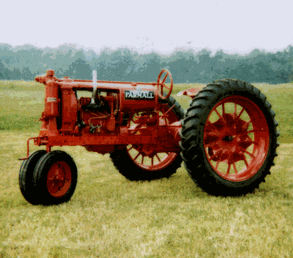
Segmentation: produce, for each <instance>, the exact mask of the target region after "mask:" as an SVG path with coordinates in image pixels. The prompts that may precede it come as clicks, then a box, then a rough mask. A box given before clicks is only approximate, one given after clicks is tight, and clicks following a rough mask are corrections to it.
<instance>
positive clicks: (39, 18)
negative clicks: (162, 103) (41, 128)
mask: <svg viewBox="0 0 293 258" xmlns="http://www.w3.org/2000/svg"><path fill="white" fill-rule="evenodd" d="M1 2H2V3H1V14H0V43H8V44H11V45H13V46H16V45H23V44H27V43H29V44H33V45H36V46H38V47H42V48H43V47H46V46H48V47H57V46H59V45H62V44H64V43H71V44H76V45H77V46H81V47H85V48H91V49H94V50H96V51H97V52H98V51H99V50H101V49H102V48H104V47H109V48H112V49H115V48H118V47H128V48H132V49H134V50H138V51H140V52H148V51H151V50H155V51H157V52H159V53H165V54H168V53H170V52H172V51H173V50H174V49H176V48H193V49H194V50H196V51H198V50H200V49H203V48H208V49H210V50H212V51H213V52H214V51H216V50H218V49H223V50H224V52H226V53H242V54H246V53H248V52H250V51H251V50H252V49H255V48H259V49H264V50H266V51H269V52H276V51H278V50H283V49H284V48H286V47H288V46H289V45H293V0H241V1H238V0H194V1H192V0H175V1H173V0H167V1H164V0H162V1H161V0H147V1H139V0H136V1H132V0H120V1H118V0H113V1H111V0H96V1H90V0H78V1H75V0H50V1H42V0H26V1H23V0H21V1H14V0H9V1H5V2H4V1H3V0H2V1H1Z"/></svg>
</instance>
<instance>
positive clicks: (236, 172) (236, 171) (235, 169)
mask: <svg viewBox="0 0 293 258" xmlns="http://www.w3.org/2000/svg"><path fill="white" fill-rule="evenodd" d="M233 168H234V171H235V174H238V170H237V168H236V165H235V162H233Z"/></svg>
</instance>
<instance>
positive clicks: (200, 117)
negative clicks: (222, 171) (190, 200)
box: [180, 79, 279, 196]
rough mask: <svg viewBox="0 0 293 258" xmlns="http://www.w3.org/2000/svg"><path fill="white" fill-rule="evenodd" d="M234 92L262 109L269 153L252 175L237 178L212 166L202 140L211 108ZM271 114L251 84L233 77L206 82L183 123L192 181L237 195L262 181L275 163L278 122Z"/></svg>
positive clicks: (183, 146)
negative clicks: (221, 175)
mask: <svg viewBox="0 0 293 258" xmlns="http://www.w3.org/2000/svg"><path fill="white" fill-rule="evenodd" d="M233 95H241V96H244V97H247V98H249V99H250V100H252V101H253V102H254V103H255V104H256V105H257V106H258V107H259V108H260V109H261V111H262V112H263V114H264V116H265V118H266V120H267V123H268V127H269V133H270V143H269V148H268V153H267V156H266V158H265V160H264V162H263V164H262V165H261V168H260V169H259V170H258V171H257V172H256V174H255V175H254V176H252V177H251V178H249V179H248V180H243V181H240V182H235V181H229V180H225V179H224V178H222V177H220V176H219V175H218V174H217V173H216V172H215V171H214V170H213V168H212V166H211V165H210V164H209V161H208V159H207V157H206V154H205V150H204V141H203V134H204V127H205V123H206V121H207V119H208V115H209V114H210V112H211V110H213V107H215V106H216V104H217V103H218V102H219V101H221V100H222V99H224V98H226V97H229V96H233ZM274 117H275V113H274V112H273V111H272V109H271V105H270V103H269V102H268V101H267V100H266V97H265V95H263V94H262V93H261V92H260V91H259V90H258V89H257V88H255V87H254V86H253V85H251V84H249V83H247V82H244V81H240V80H232V79H225V80H220V81H215V82H213V83H211V84H208V85H207V86H206V87H205V88H204V89H203V90H201V91H200V92H199V93H198V94H197V95H196V97H195V98H194V99H193V101H192V102H191V104H190V107H189V109H188V110H187V112H186V115H185V119H184V120H183V123H182V130H181V142H180V146H181V149H182V151H181V156H182V158H183V161H184V166H185V168H186V169H187V171H188V173H189V175H190V176H191V178H192V179H193V181H194V182H195V183H196V184H197V185H198V186H199V187H200V188H201V189H203V190H204V191H206V192H207V193H209V194H211V195H215V196H240V195H244V194H247V193H251V192H253V191H254V190H255V189H257V188H258V187H259V184H260V183H261V182H264V181H265V177H266V176H267V175H268V174H270V168H271V167H272V166H273V165H274V162H273V160H274V158H275V157H276V156H277V153H276V148H277V147H278V146H279V143H278V142H277V137H278V136H279V133H278V132H277V126H278V123H277V122H276V120H275V119H274Z"/></svg>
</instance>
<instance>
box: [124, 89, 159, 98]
mask: <svg viewBox="0 0 293 258" xmlns="http://www.w3.org/2000/svg"><path fill="white" fill-rule="evenodd" d="M125 99H135V100H138V99H155V92H154V91H146V90H126V91H125Z"/></svg>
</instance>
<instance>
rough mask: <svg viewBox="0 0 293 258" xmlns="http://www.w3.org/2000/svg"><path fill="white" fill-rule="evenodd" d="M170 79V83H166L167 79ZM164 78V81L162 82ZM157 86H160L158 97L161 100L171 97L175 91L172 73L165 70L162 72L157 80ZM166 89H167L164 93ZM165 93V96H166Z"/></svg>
mask: <svg viewBox="0 0 293 258" xmlns="http://www.w3.org/2000/svg"><path fill="white" fill-rule="evenodd" d="M163 74H164V77H163ZM168 77H169V80H170V82H167V83H166V80H167V78H168ZM161 78H163V80H161ZM157 86H158V95H159V97H160V98H161V99H167V98H169V97H170V95H171V93H172V89H173V79H172V75H171V73H170V72H169V71H168V70H167V69H164V70H162V71H161V72H160V74H159V76H158V80H157ZM164 89H167V90H165V91H164ZM164 93H165V94H164Z"/></svg>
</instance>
